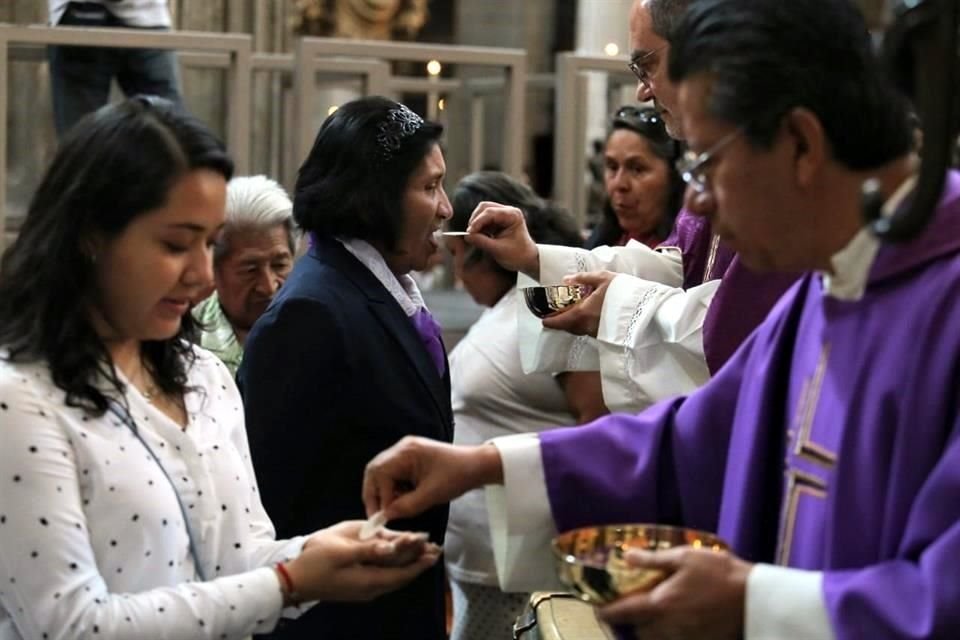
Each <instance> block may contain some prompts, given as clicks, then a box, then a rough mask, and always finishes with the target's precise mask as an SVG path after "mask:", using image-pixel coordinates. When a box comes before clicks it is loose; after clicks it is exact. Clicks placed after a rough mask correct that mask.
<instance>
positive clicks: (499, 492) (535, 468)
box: [486, 433, 562, 592]
mask: <svg viewBox="0 0 960 640" xmlns="http://www.w3.org/2000/svg"><path fill="white" fill-rule="evenodd" d="M491 443H492V444H493V446H495V447H497V449H499V451H500V458H501V460H502V461H503V484H502V485H488V486H487V488H486V498H487V513H488V514H489V518H490V539H491V541H492V543H493V554H494V561H495V562H496V567H497V577H498V579H499V581H500V589H501V590H503V591H508V592H509V591H520V592H525V591H539V590H547V589H561V588H562V586H561V585H560V582H559V581H558V580H557V574H556V571H555V570H554V567H553V559H552V554H551V552H550V541H551V540H552V539H553V537H554V536H556V535H557V530H556V526H555V525H554V523H553V514H552V513H551V511H550V500H549V498H548V496H547V482H546V477H545V476H544V472H543V459H542V457H541V455H540V439H539V438H538V437H537V435H536V434H534V433H524V434H520V435H516V436H505V437H503V438H496V439H494V440H491Z"/></svg>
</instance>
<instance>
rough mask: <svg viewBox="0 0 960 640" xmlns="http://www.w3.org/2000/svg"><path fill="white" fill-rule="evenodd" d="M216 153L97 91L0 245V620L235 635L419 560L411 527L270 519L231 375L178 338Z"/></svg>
mask: <svg viewBox="0 0 960 640" xmlns="http://www.w3.org/2000/svg"><path fill="white" fill-rule="evenodd" d="M231 172H232V163H231V161H230V159H229V157H228V156H227V155H226V153H225V151H224V148H223V146H222V144H221V143H220V142H219V141H218V140H217V139H216V138H215V137H214V136H213V135H212V134H211V133H210V132H209V131H208V130H207V129H206V128H205V127H204V126H203V125H202V124H200V123H199V122H198V121H197V120H195V119H193V118H191V117H189V116H186V115H185V114H183V113H181V112H180V111H178V109H177V108H176V107H174V106H173V105H172V104H171V103H169V102H167V101H164V100H160V99H158V98H152V97H138V98H134V99H132V100H129V101H127V102H124V103H121V104H119V105H116V106H108V107H104V108H103V109H101V110H99V111H98V112H96V113H94V114H92V115H90V116H88V117H86V118H85V119H84V120H82V121H81V123H79V124H78V126H77V127H75V128H74V129H73V130H72V131H71V133H70V135H68V136H67V138H66V139H64V141H63V143H62V145H61V147H60V149H59V150H58V152H57V155H56V157H55V158H54V161H53V164H52V166H51V167H50V169H49V170H48V172H47V174H46V175H45V176H44V178H43V180H42V182H41V184H40V187H39V188H38V190H37V193H36V195H35V196H34V199H33V201H32V203H31V205H30V209H29V211H28V214H27V217H26V220H25V222H24V225H23V228H22V230H21V233H20V236H19V237H18V239H17V241H16V242H15V243H14V244H13V245H12V246H11V247H10V248H9V249H8V251H7V252H6V254H5V255H4V257H3V262H2V267H0V269H2V271H0V433H2V441H3V446H2V447H0V482H2V484H3V486H2V488H0V584H2V587H0V639H2V640H13V639H19V638H31V639H34V638H37V639H40V638H80V637H83V638H97V637H102V638H171V639H172V638H182V639H193V638H244V637H247V636H249V635H251V634H253V633H260V632H266V631H269V630H271V629H273V628H274V627H275V626H276V625H277V622H278V620H279V618H280V617H281V614H288V615H289V616H295V615H297V614H298V613H299V612H300V610H302V608H303V607H299V606H293V605H298V604H299V603H301V602H313V601H317V600H332V599H336V600H359V599H369V598H372V597H375V596H377V595H379V594H381V593H383V592H385V591H387V590H390V589H393V588H396V587H398V586H400V585H402V584H404V583H406V582H407V581H409V580H410V579H412V578H414V577H415V576H416V575H417V574H419V573H420V572H422V571H423V570H425V569H426V568H427V567H429V566H431V565H432V564H433V563H434V562H435V561H436V558H437V550H436V549H435V548H432V547H430V546H428V545H426V544H425V543H424V541H423V539H422V537H420V538H418V537H417V536H415V535H413V534H403V535H399V534H396V535H395V534H392V533H388V534H384V535H383V536H382V537H378V538H374V539H372V540H368V541H363V542H362V541H360V540H359V532H360V527H361V523H359V522H349V523H342V524H339V525H336V526H333V527H330V528H329V529H325V530H321V531H318V532H316V533H313V534H312V535H310V536H305V537H299V538H294V539H290V540H276V539H275V537H274V532H273V525H272V524H271V522H270V519H269V518H268V517H267V515H266V513H265V512H264V510H263V507H262V506H261V504H260V499H259V496H258V493H257V483H256V479H255V477H254V474H253V470H252V468H251V464H250V454H249V449H248V447H247V439H246V433H245V429H244V419H243V409H242V407H241V403H240V397H239V394H238V392H237V389H236V387H235V385H234V383H233V380H232V378H231V376H230V374H229V373H228V371H227V370H226V368H225V367H224V366H223V365H222V364H221V363H220V362H219V361H218V360H217V359H216V358H215V357H214V356H212V355H211V354H209V353H208V352H206V351H204V350H202V349H200V348H198V347H194V346H191V345H190V344H189V342H188V341H187V340H186V337H188V336H189V335H190V334H191V332H192V331H193V329H194V323H193V322H192V319H191V316H190V314H189V313H188V311H189V308H190V305H191V304H192V302H194V300H195V296H196V295H197V294H198V292H200V291H201V290H203V289H205V288H206V287H207V286H208V285H209V283H210V281H211V278H212V271H211V270H212V264H211V255H212V247H213V243H214V240H215V238H216V236H217V233H218V231H219V229H220V227H221V226H222V224H223V220H224V199H225V187H226V180H227V179H228V178H229V177H230V175H231ZM285 608H286V611H284V609H285Z"/></svg>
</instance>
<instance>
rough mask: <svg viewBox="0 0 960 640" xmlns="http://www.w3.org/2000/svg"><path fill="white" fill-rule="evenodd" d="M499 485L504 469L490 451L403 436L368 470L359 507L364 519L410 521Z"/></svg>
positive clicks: (491, 448)
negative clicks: (378, 516)
mask: <svg viewBox="0 0 960 640" xmlns="http://www.w3.org/2000/svg"><path fill="white" fill-rule="evenodd" d="M502 483H503V463H502V461H501V459H500V452H499V450H498V449H497V448H496V447H494V446H493V445H489V444H483V445H476V446H459V445H452V444H445V443H442V442H437V441H436V440H431V439H429V438H418V437H414V436H407V437H406V438H404V439H402V440H400V441H399V442H398V443H397V444H395V445H393V446H392V447H390V448H389V449H387V450H386V451H382V452H380V453H379V454H377V456H376V457H375V458H374V459H373V460H371V461H370V462H369V463H368V464H367V468H366V470H365V471H364V474H363V505H364V507H365V508H366V511H367V515H368V516H370V515H373V514H374V513H376V512H377V511H381V510H382V511H384V515H385V516H386V518H387V520H388V521H389V520H395V519H398V518H409V517H412V516H414V515H416V514H418V513H421V512H423V511H424V510H426V509H428V508H430V507H432V506H434V505H437V504H443V503H446V502H450V501H451V500H453V499H454V498H456V497H459V496H461V495H463V494H464V493H466V492H467V491H470V490H472V489H477V488H479V487H482V486H484V485H487V484H502Z"/></svg>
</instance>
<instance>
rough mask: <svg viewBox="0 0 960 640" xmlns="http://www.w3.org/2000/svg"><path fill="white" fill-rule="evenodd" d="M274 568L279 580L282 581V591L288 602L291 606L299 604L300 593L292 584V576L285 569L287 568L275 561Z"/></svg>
mask: <svg viewBox="0 0 960 640" xmlns="http://www.w3.org/2000/svg"><path fill="white" fill-rule="evenodd" d="M276 569H277V575H279V576H280V582H282V583H283V591H284V593H285V594H286V596H287V600H288V601H289V603H290V604H291V605H293V606H296V605H298V604H300V594H298V593H297V589H296V587H294V586H293V578H291V577H290V572H289V571H287V568H286V567H285V566H284V565H283V563H282V562H278V563H277V565H276Z"/></svg>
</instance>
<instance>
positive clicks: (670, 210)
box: [587, 105, 683, 249]
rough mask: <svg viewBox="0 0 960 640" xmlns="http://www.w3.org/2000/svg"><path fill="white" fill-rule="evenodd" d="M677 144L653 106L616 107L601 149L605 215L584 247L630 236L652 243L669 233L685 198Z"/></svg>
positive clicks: (619, 242)
mask: <svg viewBox="0 0 960 640" xmlns="http://www.w3.org/2000/svg"><path fill="white" fill-rule="evenodd" d="M677 146H678V145H677V143H676V142H675V141H674V140H673V139H672V138H670V136H669V135H667V130H666V127H665V126H664V124H663V120H662V119H661V117H660V115H659V114H658V113H657V110H656V109H654V108H652V107H647V108H638V107H633V106H629V105H628V106H624V107H621V108H620V109H618V110H617V112H616V113H615V114H614V116H613V118H611V121H610V132H609V134H608V135H607V139H606V143H605V145H604V151H603V162H604V164H603V182H604V188H605V190H606V196H607V197H606V202H605V203H604V208H603V218H602V219H601V220H600V223H599V224H598V225H597V227H596V228H595V229H594V230H593V233H592V234H591V235H590V239H589V240H588V241H587V247H588V248H591V249H592V248H594V247H599V246H604V245H607V246H623V245H625V244H627V243H628V242H630V241H631V240H633V241H636V242H640V243H643V244H645V245H647V246H648V247H651V248H653V247H655V246H657V245H658V244H660V242H662V241H663V240H664V238H666V237H667V236H668V235H669V233H670V229H671V227H672V226H673V221H674V218H675V217H676V215H677V211H679V210H680V206H681V204H682V201H683V179H682V178H681V177H680V174H679V173H677V170H676V168H675V167H674V164H675V163H676V160H677Z"/></svg>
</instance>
